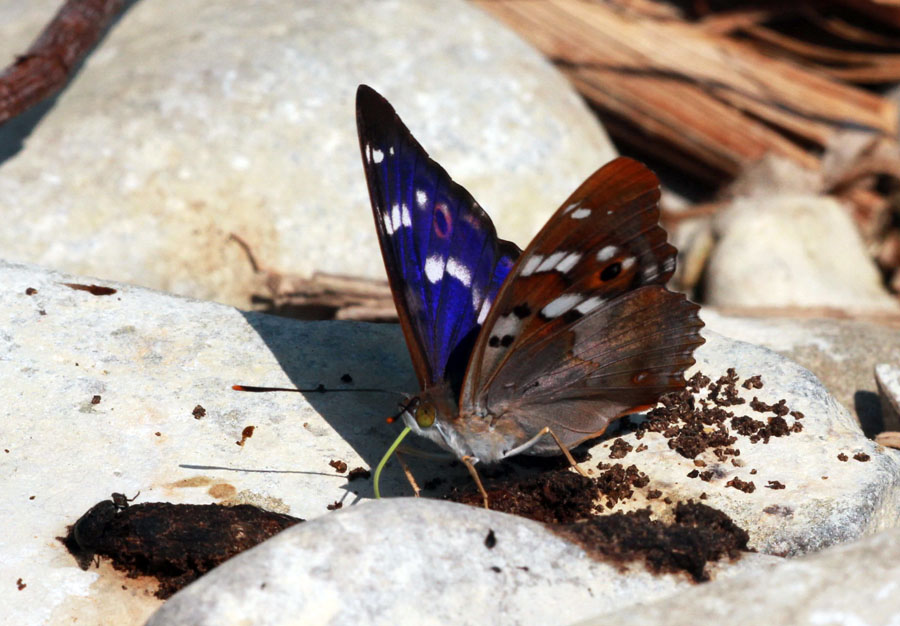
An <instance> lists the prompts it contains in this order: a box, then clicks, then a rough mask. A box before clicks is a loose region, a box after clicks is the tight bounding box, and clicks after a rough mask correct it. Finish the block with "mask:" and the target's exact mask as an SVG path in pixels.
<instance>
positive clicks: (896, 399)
mask: <svg viewBox="0 0 900 626" xmlns="http://www.w3.org/2000/svg"><path fill="white" fill-rule="evenodd" d="M898 362H900V361H898ZM875 382H876V383H877V384H878V394H879V396H880V397H881V412H882V415H884V418H885V422H888V421H890V423H891V424H892V425H894V424H900V367H897V366H895V365H891V364H890V363H881V364H879V365H876V366H875ZM895 430H896V429H895Z"/></svg>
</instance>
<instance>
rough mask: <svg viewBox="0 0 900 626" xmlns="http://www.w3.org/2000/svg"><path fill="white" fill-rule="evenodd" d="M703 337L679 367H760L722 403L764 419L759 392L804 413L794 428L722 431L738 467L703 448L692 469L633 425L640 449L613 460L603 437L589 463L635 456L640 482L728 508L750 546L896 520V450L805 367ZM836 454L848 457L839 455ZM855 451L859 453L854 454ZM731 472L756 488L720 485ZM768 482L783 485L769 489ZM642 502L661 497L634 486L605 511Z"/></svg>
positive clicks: (715, 371)
mask: <svg viewBox="0 0 900 626" xmlns="http://www.w3.org/2000/svg"><path fill="white" fill-rule="evenodd" d="M704 336H705V337H706V339H707V342H706V344H704V345H703V346H701V347H700V348H699V349H698V350H697V351H696V352H695V357H696V358H697V365H695V366H694V367H693V368H692V369H691V370H690V371H689V372H688V375H690V374H692V372H695V371H701V372H703V373H704V374H705V375H707V376H709V377H710V378H711V379H713V380H716V379H717V378H718V377H720V376H722V375H723V374H725V373H726V371H727V370H728V368H734V369H735V370H736V372H737V374H738V376H739V377H740V378H741V379H742V380H744V379H746V378H749V377H751V376H756V375H759V376H761V378H762V381H763V383H764V387H763V388H762V389H750V390H747V389H744V388H743V387H740V386H739V387H738V391H739V395H740V396H741V397H742V398H744V399H746V400H747V401H748V402H747V403H746V404H742V405H737V406H731V407H727V409H728V410H730V411H733V412H734V413H735V415H737V416H742V415H747V416H750V417H752V418H754V419H757V420H761V421H763V422H766V421H767V419H768V418H769V417H771V416H772V414H771V413H765V414H764V413H759V412H757V411H754V410H753V409H752V408H751V407H750V403H749V401H750V400H752V399H753V398H754V397H758V398H759V400H761V401H763V402H765V403H767V404H770V405H771V404H775V403H777V402H778V401H779V400H781V399H784V400H785V401H786V403H787V406H788V407H789V408H790V409H792V410H796V411H800V412H801V413H803V414H804V418H803V419H802V420H800V421H801V423H802V428H803V430H802V431H801V432H799V433H791V434H790V435H789V436H784V437H772V438H771V439H770V440H769V442H768V443H761V442H760V443H751V441H750V438H749V437H748V436H745V435H740V434H737V433H736V432H734V429H730V430H731V431H732V434H734V435H735V436H736V437H737V441H736V442H735V443H734V447H735V448H737V449H738V450H740V455H739V456H738V457H736V459H735V462H736V463H737V464H738V465H737V466H736V465H734V464H732V462H731V461H730V460H728V461H725V462H721V461H719V460H718V459H717V458H716V456H715V455H714V454H713V453H712V451H711V450H708V451H706V452H704V453H702V454H700V455H699V456H698V457H697V459H699V460H700V461H702V462H704V463H705V465H704V466H703V467H697V466H696V465H695V463H694V461H693V460H692V459H688V458H685V457H684V456H682V455H680V454H679V453H677V452H676V451H675V450H673V449H671V448H670V447H669V445H668V440H667V439H666V438H665V437H663V435H661V434H660V433H652V432H651V433H647V434H646V435H645V436H644V437H643V438H642V439H640V440H638V439H637V438H636V435H635V434H633V433H631V434H627V435H625V436H623V437H622V438H623V439H624V440H625V441H627V442H628V443H629V444H630V445H631V446H632V447H633V448H635V449H636V448H637V447H638V446H639V445H641V444H643V445H645V446H647V450H645V451H643V452H641V453H637V452H636V450H635V451H632V452H629V453H628V454H627V455H626V456H625V457H624V458H622V459H619V460H614V461H613V460H610V447H611V445H612V441H611V440H609V439H608V440H607V441H603V442H601V443H600V444H599V445H597V446H595V447H594V448H593V449H592V450H591V453H592V454H593V457H594V458H593V459H592V462H593V460H597V461H604V462H607V463H610V462H617V463H622V464H623V465H629V464H631V463H634V464H635V465H636V466H637V467H638V469H640V470H641V471H643V472H645V473H646V474H647V475H648V476H649V478H650V483H649V485H648V486H647V489H654V488H655V489H659V490H660V491H662V492H663V493H664V494H666V495H668V496H669V497H670V498H671V499H672V500H679V499H681V500H684V499H690V498H692V499H698V498H700V496H701V494H706V498H705V499H704V500H703V502H704V503H705V504H708V505H710V506H713V507H715V508H718V509H720V510H722V511H725V512H726V513H728V515H730V516H731V517H732V518H733V519H734V520H735V521H736V522H737V523H738V524H739V525H740V526H742V527H743V528H746V529H747V530H748V532H749V533H750V545H751V546H752V547H753V548H755V549H757V550H759V551H761V552H765V553H769V554H776V555H781V556H787V555H796V554H802V553H805V552H811V551H816V550H819V549H822V548H824V547H827V546H830V545H834V544H839V543H843V542H846V541H852V540H854V539H856V538H858V537H860V536H862V535H866V534H871V533H874V532H878V531H880V530H883V529H885V528H893V527H894V526H896V525H897V519H898V514H900V451H896V450H891V449H888V448H884V447H883V446H880V445H878V444H876V443H875V442H873V441H871V440H870V439H867V438H866V437H865V436H864V435H863V433H862V431H861V430H860V428H859V426H858V424H857V423H856V420H855V419H854V418H853V416H852V415H851V414H850V413H849V411H847V410H846V409H845V408H844V407H842V406H841V405H840V404H839V403H838V402H836V401H835V400H834V398H833V397H832V396H831V395H829V394H828V391H827V390H826V389H825V388H824V386H823V385H822V383H821V382H819V380H818V379H817V378H816V377H815V376H814V375H813V374H811V373H810V372H809V370H807V369H805V368H803V367H801V366H800V365H797V364H796V363H794V362H793V361H790V360H788V359H786V358H784V357H782V356H780V355H778V354H776V353H775V352H772V351H770V350H768V349H766V348H763V347H760V346H756V345H753V344H749V343H743V342H740V341H734V340H732V339H728V338H726V337H723V336H721V335H719V334H717V333H715V332H713V331H708V330H705V331H704ZM701 397H702V396H701ZM787 421H788V422H789V423H793V421H794V418H793V417H791V416H787ZM841 454H843V455H845V457H846V459H847V460H841V459H840V458H839V455H841ZM857 454H863V455H867V456H868V459H867V460H865V461H860V460H856V459H855V458H853V457H854V455H857ZM860 458H863V457H860ZM694 470H699V471H710V472H712V474H713V477H712V478H711V479H710V480H709V481H704V480H702V479H700V478H699V477H694V478H691V477H689V476H688V474H689V473H691V472H693V471H694ZM754 470H755V471H754ZM735 477H736V478H739V479H740V480H742V481H745V482H749V481H752V482H753V483H754V486H755V490H754V491H753V492H752V493H745V492H743V491H739V490H737V489H735V488H733V487H729V486H727V483H728V482H729V481H731V480H732V479H733V478H735ZM773 480H774V481H778V482H780V483H781V484H783V485H784V489H771V488H768V487H767V486H768V484H769V481H773ZM643 506H651V507H652V508H654V509H656V508H662V507H664V504H663V503H661V502H660V501H659V500H646V499H645V497H644V495H643V494H641V495H640V496H637V497H635V498H633V499H632V500H631V501H629V502H626V503H624V504H619V505H618V506H617V507H616V508H615V509H614V510H623V509H625V510H628V509H633V508H640V507H643Z"/></svg>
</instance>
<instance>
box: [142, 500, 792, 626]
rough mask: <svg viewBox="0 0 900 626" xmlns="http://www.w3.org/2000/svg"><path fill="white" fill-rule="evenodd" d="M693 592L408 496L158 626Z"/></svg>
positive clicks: (276, 557) (195, 592) (528, 531)
mask: <svg viewBox="0 0 900 626" xmlns="http://www.w3.org/2000/svg"><path fill="white" fill-rule="evenodd" d="M491 530H493V532H494V536H495V538H496V545H495V546H494V548H493V549H488V548H487V547H486V546H485V538H486V536H487V534H488V532H489V531H491ZM778 561H780V559H773V558H772V557H764V556H761V555H746V556H745V557H744V558H742V559H740V560H739V561H738V562H737V564H736V565H731V566H729V567H724V568H720V569H717V568H715V567H712V568H711V569H714V570H715V571H716V572H717V573H718V574H719V575H721V574H722V573H725V572H727V574H726V575H727V576H730V575H733V574H735V573H736V572H737V571H740V570H746V569H750V570H752V571H755V572H757V576H759V575H761V573H760V570H765V569H766V568H767V566H768V567H770V566H771V565H773V564H774V563H776V562H778ZM693 586H694V585H693V584H692V583H691V582H689V580H688V578H687V577H685V576H675V575H653V574H650V573H649V572H648V571H647V570H646V569H645V568H644V566H643V565H641V564H633V565H631V566H629V567H628V568H627V571H622V570H620V569H619V568H618V567H617V565H616V564H610V563H604V562H600V561H595V560H594V559H592V558H591V557H589V556H587V555H586V554H585V553H584V551H582V550H581V549H580V548H578V547H576V546H574V545H573V544H571V543H569V542H567V541H564V540H562V539H560V538H559V537H557V536H556V535H554V534H553V533H552V532H551V531H549V530H548V529H547V527H545V526H544V525H542V524H538V523H537V522H532V521H528V520H523V519H520V518H516V517H512V516H509V515H505V514H502V513H495V512H493V511H485V510H484V509H479V508H475V507H468V506H464V505H459V504H453V503H449V502H441V501H438V500H414V499H409V498H398V499H393V500H388V501H380V502H374V503H367V504H365V505H364V506H358V507H354V508H353V509H352V510H349V511H340V512H338V513H336V514H335V515H330V516H328V517H327V518H322V519H318V520H315V521H313V522H307V523H306V524H300V525H298V526H295V527H292V528H290V529H288V530H286V531H284V532H282V533H281V534H279V535H277V536H276V537H273V538H272V539H271V540H269V541H267V542H265V543H264V544H261V545H259V546H257V547H256V548H254V549H252V550H248V551H247V552H244V553H243V554H241V555H239V556H237V557H236V558H234V559H231V560H230V561H228V562H227V563H225V564H223V565H222V566H220V567H218V568H216V569H215V570H214V571H212V572H210V573H209V574H207V575H206V576H204V577H203V578H202V579H200V580H198V581H196V582H195V583H194V584H192V585H189V586H188V587H186V588H185V589H183V590H182V591H180V592H179V593H177V594H176V595H175V596H173V597H172V598H171V599H170V600H169V601H168V602H167V603H166V604H165V605H164V606H163V607H162V608H161V609H160V610H158V611H157V612H156V613H155V614H154V615H153V617H152V618H151V619H150V620H149V622H148V626H161V625H163V624H197V625H203V624H239V623H244V622H247V623H250V622H252V623H255V624H272V625H274V624H291V623H300V624H489V623H494V624H496V623H502V624H564V623H568V622H570V621H572V620H577V619H583V618H584V617H585V616H588V615H591V614H592V613H596V612H597V611H603V610H607V609H608V607H610V606H623V605H632V604H634V603H636V602H640V601H646V600H649V599H650V598H659V597H663V596H671V595H673V594H676V593H682V592H683V591H685V590H688V589H690V588H691V587H693Z"/></svg>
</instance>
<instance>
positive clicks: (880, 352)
mask: <svg viewBox="0 0 900 626" xmlns="http://www.w3.org/2000/svg"><path fill="white" fill-rule="evenodd" d="M700 315H701V316H702V317H703V321H704V322H706V324H707V326H708V327H709V328H710V329H712V330H715V331H716V332H718V333H721V334H723V335H726V336H728V337H731V338H733V339H738V340H740V341H746V342H749V343H755V344H758V345H761V346H765V347H767V348H769V349H770V350H774V351H775V352H777V353H778V354H781V355H782V356H785V357H787V358H789V359H791V360H792V361H796V362H797V363H799V364H800V365H802V366H803V367H805V368H807V369H809V370H810V371H812V373H813V374H815V375H816V376H817V377H818V378H819V380H821V381H822V383H823V384H824V385H825V387H826V388H827V389H828V391H829V392H830V393H831V394H832V395H833V396H834V397H835V399H837V400H838V402H840V403H841V404H843V405H844V406H845V407H847V408H848V409H849V410H850V411H851V412H853V413H854V414H855V415H856V417H857V420H858V421H859V423H860V425H861V426H862V429H863V431H864V432H865V433H866V434H867V435H868V436H870V437H871V436H873V435H875V434H876V433H879V432H881V431H883V430H900V419H897V418H894V417H892V416H891V415H890V414H888V413H883V412H882V410H881V405H880V401H879V392H878V389H877V387H876V384H875V380H874V378H873V376H872V371H873V370H874V368H875V366H876V365H877V364H879V363H900V333H898V332H897V328H896V327H893V326H886V325H883V324H878V323H874V322H869V321H862V320H847V319H824V318H797V317H794V318H790V317H771V316H766V317H747V316H738V315H726V314H724V313H721V312H719V311H716V310H714V309H713V308H711V307H704V308H703V310H702V311H701V313H700Z"/></svg>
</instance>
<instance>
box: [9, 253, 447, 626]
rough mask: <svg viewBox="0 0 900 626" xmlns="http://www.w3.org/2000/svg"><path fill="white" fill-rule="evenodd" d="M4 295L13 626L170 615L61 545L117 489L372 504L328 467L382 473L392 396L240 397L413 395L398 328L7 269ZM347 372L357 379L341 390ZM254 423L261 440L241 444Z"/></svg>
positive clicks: (306, 506) (393, 484) (393, 489)
mask: <svg viewBox="0 0 900 626" xmlns="http://www.w3.org/2000/svg"><path fill="white" fill-rule="evenodd" d="M0 283H2V284H3V285H4V289H3V290H2V292H0V380H2V381H3V386H2V390H0V394H2V400H0V407H2V408H0V476H3V477H4V478H3V498H2V502H3V505H2V507H0V525H2V527H3V528H4V531H3V532H2V533H0V579H3V580H7V581H9V582H10V584H8V585H3V586H0V606H3V607H4V608H3V614H4V619H3V620H0V621H4V620H8V623H10V624H17V625H28V624H43V623H62V622H65V623H71V622H72V621H75V620H77V621H78V622H79V623H84V624H99V623H110V624H112V623H135V622H140V621H141V620H142V619H145V618H146V616H147V615H149V613H150V611H152V609H153V608H155V607H156V606H158V605H159V603H160V602H159V601H158V600H156V599H155V598H153V597H152V596H148V595H147V592H146V589H148V588H149V589H151V590H152V589H153V588H154V585H153V584H151V583H150V582H148V581H140V580H139V581H132V580H130V579H127V578H125V577H124V576H123V575H122V574H120V573H118V572H114V571H112V570H111V568H109V567H108V566H104V567H101V568H100V569H99V570H98V569H94V568H91V569H89V570H88V571H82V570H81V569H79V568H78V566H77V565H76V563H75V561H74V559H73V558H72V556H71V555H70V554H69V553H68V552H67V551H66V550H65V548H64V547H63V545H62V544H61V543H60V542H58V541H57V540H56V539H55V538H56V537H59V536H63V535H65V534H66V527H67V525H69V524H72V523H73V522H75V520H77V519H78V518H79V517H80V516H81V514H82V513H84V512H85V511H86V510H87V509H88V508H89V507H91V506H92V505H94V504H95V503H96V502H98V501H100V500H105V499H108V498H109V496H110V494H111V493H113V492H121V493H125V494H127V495H129V496H132V495H134V494H135V493H137V492H138V491H140V497H139V498H138V501H137V502H138V503H140V502H152V501H169V502H180V503H197V504H205V503H210V502H226V503H227V502H234V503H238V502H247V503H251V504H257V505H259V506H262V507H264V508H267V509H271V510H275V511H280V512H285V513H289V514H291V515H294V516H297V517H302V518H306V519H309V518H312V517H316V516H318V515H322V514H325V513H326V512H327V509H326V506H327V505H329V504H331V503H333V502H335V501H341V502H343V503H344V505H345V506H349V505H351V504H352V503H353V502H355V501H357V500H358V499H359V498H360V497H362V496H366V497H371V490H372V488H371V481H366V480H362V481H354V482H349V483H348V481H347V478H346V475H339V474H337V473H336V471H335V470H334V468H332V467H330V466H329V464H328V462H329V461H330V460H332V459H340V460H343V461H345V462H346V463H347V464H348V465H349V467H350V468H354V467H357V466H364V467H371V466H373V465H374V464H375V463H377V461H378V459H379V458H380V457H381V455H382V454H383V453H384V451H385V450H386V449H387V446H388V445H389V443H390V441H391V440H393V438H394V437H395V436H396V427H390V426H388V425H387V424H386V423H385V421H384V418H385V417H386V416H388V415H390V414H391V413H393V412H395V411H396V406H397V401H398V397H397V396H396V395H394V394H386V393H326V394H321V393H307V394H300V393H264V394H253V393H240V392H237V391H233V390H232V389H231V386H232V385H233V384H236V383H237V384H249V385H270V386H279V387H285V386H286V387H292V386H302V387H306V388H310V387H315V386H316V385H318V384H319V383H323V384H325V385H327V386H328V387H332V388H335V387H345V388H355V387H359V388H362V387H376V388H381V389H398V388H399V389H403V390H408V389H414V388H415V386H416V380H415V377H414V376H413V375H412V371H411V368H410V367H409V357H408V354H407V351H406V346H405V345H404V344H403V339H402V337H401V333H400V332H399V329H398V328H396V327H394V326H379V325H359V324H351V325H346V324H342V323H336V322H335V323H329V322H321V323H306V324H304V323H297V322H292V321H290V320H285V319H279V318H274V317H270V316H267V315H262V314H254V313H241V312H239V311H237V310H235V309H232V308H230V307H227V306H223V305H217V304H213V303H207V302H199V301H192V300H186V299H183V298H178V297H172V296H169V295H165V294H160V293H156V292H152V291H148V290H145V289H140V288H136V287H129V286H127V285H118V284H113V283H108V282H106V281H102V282H101V281H98V280H97V279H89V278H73V277H71V276H64V275H60V274H55V273H50V272H45V271H43V270H38V269H35V268H30V267H23V266H16V265H9V264H5V263H2V262H0ZM62 283H82V284H98V283H99V284H102V285H110V286H112V287H115V288H117V289H118V291H117V293H115V294H113V295H109V296H94V295H91V294H90V293H87V292H85V291H76V290H73V289H70V288H69V287H66V286H64V285H63V284H62ZM28 288H32V289H36V290H37V293H35V294H34V295H27V294H26V289H28ZM42 312H44V313H45V314H42ZM345 373H349V374H351V376H352V377H353V383H352V384H344V383H341V381H340V378H341V376H342V375H343V374H345ZM398 386H399V387H398ZM95 395H98V396H100V401H99V403H98V404H92V398H93V396H95ZM198 404H199V405H202V406H203V407H204V408H205V409H206V416H205V417H203V418H202V419H199V420H197V419H195V418H194V416H193V415H192V412H193V410H194V407H195V406H197V405H198ZM248 425H253V426H255V427H256V428H255V431H254V434H253V436H252V437H251V438H250V439H248V440H247V441H246V443H245V444H244V446H243V447H239V446H237V445H235V442H236V441H238V440H240V439H241V433H242V430H243V429H244V427H246V426H248ZM435 465H438V464H435ZM385 480H386V481H387V482H386V484H385V486H384V488H385V490H386V491H387V492H388V493H399V492H400V491H401V489H406V488H408V487H407V486H406V482H405V480H404V479H403V477H402V475H401V474H399V473H398V474H394V473H391V474H390V475H388V476H386V478H385ZM398 481H403V483H402V484H399V483H398ZM357 492H359V493H360V494H361V495H357ZM32 496H33V497H34V499H31V498H32ZM19 578H21V579H22V580H23V582H24V583H25V584H26V585H27V587H25V588H24V589H23V590H22V591H18V590H17V589H16V586H15V584H13V583H14V582H15V581H16V580H17V579H19ZM123 585H124V586H125V587H127V589H122V588H121V587H122V586H123Z"/></svg>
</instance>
